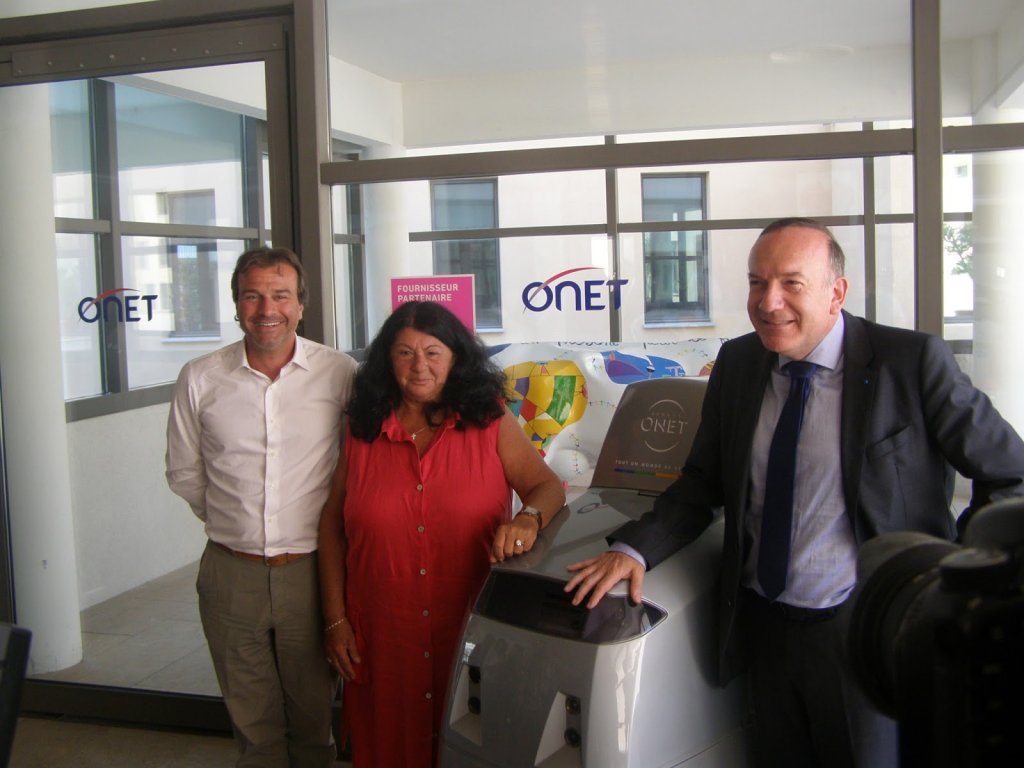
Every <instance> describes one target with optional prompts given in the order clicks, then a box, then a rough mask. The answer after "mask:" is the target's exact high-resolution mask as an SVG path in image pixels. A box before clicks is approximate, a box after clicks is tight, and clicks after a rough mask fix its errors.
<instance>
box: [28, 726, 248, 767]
mask: <svg viewBox="0 0 1024 768" xmlns="http://www.w3.org/2000/svg"><path fill="white" fill-rule="evenodd" d="M234 760H235V745H234V742H233V741H232V740H231V738H230V737H229V736H227V735H224V736H216V735H209V734H194V733H178V732H174V731H162V730H149V729H142V728H131V727H122V726H115V725H107V724H102V723H88V722H81V721H67V720H53V719H42V718H34V717H22V718H21V719H20V720H18V726H17V729H16V730H15V732H14V748H13V749H12V751H11V759H10V762H9V763H8V766H9V768H64V767H65V766H67V768H72V767H73V768H227V767H228V766H231V765H234Z"/></svg>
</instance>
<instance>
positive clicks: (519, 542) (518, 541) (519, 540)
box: [516, 539, 523, 547]
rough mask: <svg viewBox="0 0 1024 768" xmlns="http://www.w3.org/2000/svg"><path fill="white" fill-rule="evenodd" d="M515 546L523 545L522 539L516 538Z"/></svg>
mask: <svg viewBox="0 0 1024 768" xmlns="http://www.w3.org/2000/svg"><path fill="white" fill-rule="evenodd" d="M516 546H517V547H521V546H523V540H522V539H516Z"/></svg>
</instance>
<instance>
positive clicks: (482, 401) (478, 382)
mask: <svg viewBox="0 0 1024 768" xmlns="http://www.w3.org/2000/svg"><path fill="white" fill-rule="evenodd" d="M403 328H415V329H416V330H417V331H420V332H422V333H425V334H427V335H429V336H433V337H434V338H435V339H437V340H438V341H440V342H441V343H442V344H444V345H445V346H446V347H448V349H450V350H451V351H452V352H453V353H454V361H453V363H452V369H451V371H450V372H449V374H448V379H447V381H445V385H444V389H442V390H441V397H440V400H438V401H437V402H434V403H428V404H427V405H426V406H425V408H424V411H425V412H426V416H427V420H428V421H429V422H430V423H432V424H434V425H435V426H436V425H437V424H438V423H439V421H440V418H442V417H443V415H444V414H445V413H446V412H448V411H451V412H452V413H455V414H457V415H458V417H459V423H458V424H457V425H456V426H457V428H460V429H462V428H465V425H467V424H468V425H472V426H474V427H485V426H487V425H488V424H490V423H491V422H492V421H494V420H495V419H498V418H501V416H502V414H503V413H504V412H505V407H504V398H505V397H506V394H507V392H506V386H507V385H506V380H505V374H504V372H502V370H501V369H500V368H498V366H497V365H495V364H494V363H493V362H492V361H491V360H490V358H488V356H487V350H486V348H485V347H484V345H483V342H481V341H480V339H479V338H478V337H477V336H475V335H474V334H472V333H470V332H469V329H467V328H466V326H465V325H463V323H462V321H461V320H459V318H457V317H456V316H455V315H453V314H452V313H451V311H449V310H448V309H446V308H445V307H443V306H441V305H440V304H435V303H434V302H431V301H408V302H405V303H404V304H402V305H401V306H400V307H399V308H398V309H396V310H395V311H394V312H392V313H391V316H390V317H389V318H388V319H387V320H385V321H384V325H383V326H381V329H380V331H379V332H378V333H377V336H376V337H375V338H374V340H373V341H372V342H370V346H369V347H368V348H367V352H366V359H365V360H364V361H363V363H362V364H361V365H360V366H359V370H358V371H357V372H356V376H355V380H354V381H353V387H352V388H353V394H352V399H351V400H350V401H349V404H348V408H347V409H346V410H345V413H346V415H347V416H348V418H349V426H350V429H351V430H352V434H353V435H354V436H355V437H357V438H359V439H360V440H365V441H366V442H373V441H374V440H375V439H376V438H377V437H378V435H380V428H381V425H382V424H383V423H384V419H385V418H387V416H388V414H389V413H391V411H392V410H394V408H395V407H396V406H397V405H398V404H399V403H400V402H401V401H402V391H401V389H399V386H398V381H397V379H395V374H394V371H393V369H392V367H391V347H392V345H393V344H394V343H395V337H396V336H398V333H399V332H400V331H401V330H402V329H403ZM435 419H437V421H435Z"/></svg>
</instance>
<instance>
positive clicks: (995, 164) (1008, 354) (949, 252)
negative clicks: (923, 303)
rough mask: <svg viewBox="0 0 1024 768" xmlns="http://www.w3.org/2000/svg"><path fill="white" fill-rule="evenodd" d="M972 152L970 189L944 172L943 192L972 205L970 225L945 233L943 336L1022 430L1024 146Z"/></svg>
mask: <svg viewBox="0 0 1024 768" xmlns="http://www.w3.org/2000/svg"><path fill="white" fill-rule="evenodd" d="M970 159H971V164H970V180H971V185H970V191H969V192H968V185H967V179H966V178H961V177H957V176H956V174H955V173H954V174H952V177H951V176H950V175H949V174H947V177H946V180H945V188H944V193H945V192H947V191H948V193H949V195H948V197H947V198H946V199H947V200H949V201H951V202H952V201H955V200H957V199H958V197H959V198H960V199H959V200H958V202H961V203H962V204H966V205H969V206H970V207H969V211H970V219H971V223H970V228H969V229H966V228H965V227H963V226H962V225H955V227H954V228H955V229H956V230H957V232H958V234H960V235H962V236H963V239H962V240H961V241H959V242H958V241H957V240H956V239H951V238H947V240H946V254H945V261H944V263H943V267H944V279H945V281H946V282H947V284H948V285H949V289H948V290H947V291H946V302H947V303H946V309H947V312H946V314H947V325H946V337H947V338H948V339H949V340H950V341H951V342H953V343H954V351H956V352H958V353H959V354H960V355H961V356H962V358H961V363H962V364H964V367H965V369H966V370H968V372H969V373H970V374H971V375H972V378H973V379H974V381H975V383H976V384H977V385H978V386H979V387H981V388H982V389H983V390H984V391H985V392H986V393H987V394H988V395H989V396H990V397H991V398H992V401H993V403H995V405H996V407H997V408H998V409H999V410H1000V412H1001V413H1002V414H1003V416H1005V417H1006V418H1007V420H1008V421H1009V422H1010V423H1011V424H1013V425H1014V427H1015V428H1016V429H1017V431H1019V432H1024V394H1022V390H1021V386H1020V382H1021V380H1022V378H1024V357H1022V356H1021V355H1020V354H1019V343H1018V339H1019V337H1020V327H1021V321H1020V297H1021V296H1022V295H1024V269H1022V268H1021V256H1020V244H1021V242H1022V239H1024V218H1022V217H1021V215H1020V212H1021V210H1022V209H1024V150H1013V151H1004V152H984V153H978V154H975V155H973V157H971V158H970ZM958 190H959V191H958ZM964 197H968V198H969V199H967V201H966V203H964ZM949 213H951V211H950V210H949V207H948V204H947V214H949ZM936 268H938V264H936ZM947 270H948V271H947ZM967 279H969V281H970V282H969V288H968V282H967ZM951 309H952V310H953V312H952V314H950V311H949V310H951ZM958 310H959V311H958ZM968 320H969V322H964V321H968ZM966 342H969V344H968V343H966Z"/></svg>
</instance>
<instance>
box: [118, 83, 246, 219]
mask: <svg viewBox="0 0 1024 768" xmlns="http://www.w3.org/2000/svg"><path fill="white" fill-rule="evenodd" d="M116 99H117V155H118V169H119V177H118V181H119V184H120V194H121V216H122V218H124V219H125V220H127V221H148V222H154V223H168V224H199V225H207V226H209V225H214V224H216V225H218V226H226V227H238V226H243V224H244V223H245V222H244V215H243V214H244V208H243V197H242V196H243V189H244V186H243V173H242V169H243V164H242V136H243V133H242V116H241V115H239V114H236V113H232V112H227V111H225V110H221V109H214V108H213V107H208V106H205V105H203V104H197V103H195V102H190V101H186V100H184V99H178V98H174V97H172V96H167V95H164V94H160V93H154V92H151V91H146V90H142V89H140V88H133V87H131V86H125V85H118V87H117V89H116Z"/></svg>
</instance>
